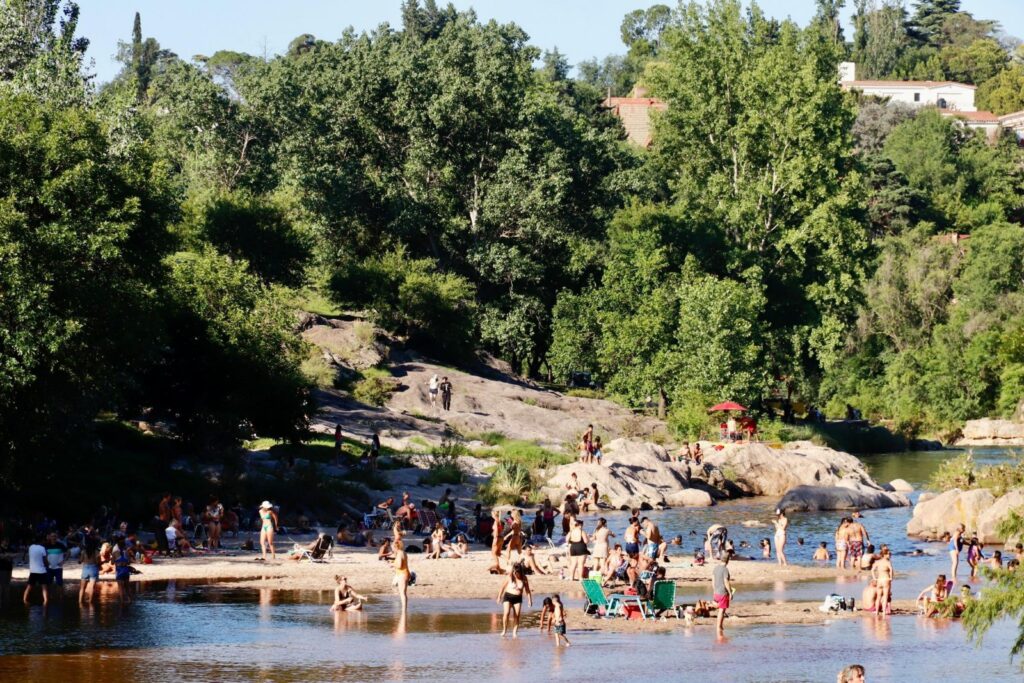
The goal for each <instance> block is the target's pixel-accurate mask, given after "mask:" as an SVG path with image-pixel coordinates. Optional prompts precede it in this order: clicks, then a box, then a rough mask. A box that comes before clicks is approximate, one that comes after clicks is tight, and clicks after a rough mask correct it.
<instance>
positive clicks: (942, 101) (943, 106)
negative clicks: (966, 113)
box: [938, 97, 948, 109]
mask: <svg viewBox="0 0 1024 683" xmlns="http://www.w3.org/2000/svg"><path fill="white" fill-rule="evenodd" d="M938 104H939V109H947V108H948V107H946V100H945V98H942V97H940V98H939V103H938Z"/></svg>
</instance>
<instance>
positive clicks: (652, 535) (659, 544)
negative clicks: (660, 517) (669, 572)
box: [643, 517, 668, 562]
mask: <svg viewBox="0 0 1024 683" xmlns="http://www.w3.org/2000/svg"><path fill="white" fill-rule="evenodd" d="M643 532H644V536H645V537H646V538H647V543H648V544H649V546H654V550H655V551H656V553H657V555H656V557H657V558H658V562H664V561H665V550H666V549H667V548H668V543H666V542H665V539H664V538H662V537H661V531H660V530H659V529H658V525H657V524H655V523H654V522H653V521H652V520H651V519H650V518H647V517H645V518H644V526H643ZM648 555H650V551H648Z"/></svg>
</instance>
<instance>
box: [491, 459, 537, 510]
mask: <svg viewBox="0 0 1024 683" xmlns="http://www.w3.org/2000/svg"><path fill="white" fill-rule="evenodd" d="M533 488H534V480H533V476H532V475H531V473H530V470H529V468H527V467H526V466H525V465H523V464H522V463H518V462H514V461H511V460H502V461H500V462H499V463H498V466H497V467H496V468H495V469H494V472H493V473H492V474H491V478H490V479H488V480H487V482H486V483H484V484H483V485H482V486H481V487H480V488H479V489H478V490H477V497H478V498H479V499H480V500H481V502H483V503H484V504H486V505H500V504H503V503H518V502H520V501H521V500H522V499H523V495H524V494H526V493H528V492H530V491H531V490H532V489H533Z"/></svg>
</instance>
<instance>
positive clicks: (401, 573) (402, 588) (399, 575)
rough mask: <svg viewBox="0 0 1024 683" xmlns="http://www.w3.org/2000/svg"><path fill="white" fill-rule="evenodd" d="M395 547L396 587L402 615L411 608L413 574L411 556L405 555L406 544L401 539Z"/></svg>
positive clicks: (396, 542) (395, 543)
mask: <svg viewBox="0 0 1024 683" xmlns="http://www.w3.org/2000/svg"><path fill="white" fill-rule="evenodd" d="M394 546H395V560H394V567H395V587H396V588H397V589H398V599H399V601H400V602H401V603H402V614H405V610H406V609H407V608H408V607H409V579H410V578H412V572H410V571H409V556H408V555H406V554H405V543H403V542H402V540H401V539H399V540H397V541H395V542H394Z"/></svg>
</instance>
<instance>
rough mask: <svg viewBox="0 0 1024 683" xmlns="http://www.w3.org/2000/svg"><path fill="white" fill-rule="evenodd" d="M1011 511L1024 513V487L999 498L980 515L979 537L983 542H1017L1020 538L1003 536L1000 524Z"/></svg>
mask: <svg viewBox="0 0 1024 683" xmlns="http://www.w3.org/2000/svg"><path fill="white" fill-rule="evenodd" d="M1011 512H1016V513H1017V514H1024V489H1015V490H1013V491H1010V492H1009V493H1007V494H1006V495H1005V496H1002V497H1001V498H999V499H998V500H997V501H996V502H995V503H993V504H992V507H990V508H989V509H987V510H985V511H984V512H982V513H981V516H979V517H978V539H979V540H980V541H981V542H982V543H1002V542H1004V541H1005V542H1006V543H1017V542H1018V541H1020V539H1019V538H1003V535H1002V534H1000V533H999V525H1000V524H1001V523H1002V522H1003V520H1004V519H1006V518H1007V517H1009V516H1010V513H1011Z"/></svg>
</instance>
